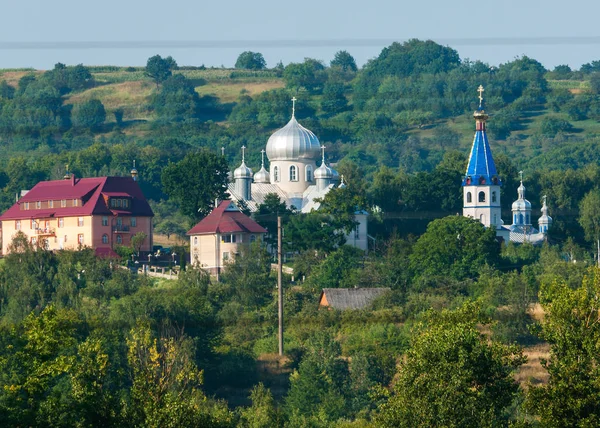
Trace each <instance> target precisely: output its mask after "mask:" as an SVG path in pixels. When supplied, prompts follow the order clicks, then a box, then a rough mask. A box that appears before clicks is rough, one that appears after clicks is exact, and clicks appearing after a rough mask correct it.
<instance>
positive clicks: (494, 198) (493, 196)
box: [492, 192, 496, 202]
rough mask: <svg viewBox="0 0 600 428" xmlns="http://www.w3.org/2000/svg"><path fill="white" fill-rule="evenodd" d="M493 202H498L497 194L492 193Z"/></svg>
mask: <svg viewBox="0 0 600 428" xmlns="http://www.w3.org/2000/svg"><path fill="white" fill-rule="evenodd" d="M492 202H496V192H492Z"/></svg>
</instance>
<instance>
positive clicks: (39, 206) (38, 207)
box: [35, 201, 42, 210]
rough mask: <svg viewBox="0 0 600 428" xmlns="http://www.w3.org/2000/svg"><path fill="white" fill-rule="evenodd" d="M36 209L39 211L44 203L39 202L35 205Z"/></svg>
mask: <svg viewBox="0 0 600 428" xmlns="http://www.w3.org/2000/svg"><path fill="white" fill-rule="evenodd" d="M35 207H36V208H37V209H38V210H39V209H40V208H42V201H37V202H36V203H35Z"/></svg>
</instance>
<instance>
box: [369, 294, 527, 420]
mask: <svg viewBox="0 0 600 428" xmlns="http://www.w3.org/2000/svg"><path fill="white" fill-rule="evenodd" d="M477 311H478V309H477V308H476V307H475V306H474V305H472V304H467V305H465V306H464V307H462V308H460V309H459V310H457V311H455V312H451V311H448V310H444V311H443V312H441V313H438V314H436V313H434V312H430V314H429V316H430V321H429V323H428V324H420V325H419V326H418V327H417V331H416V332H415V334H414V336H413V339H412V340H411V348H410V350H409V351H408V353H407V354H406V355H405V357H404V359H403V360H402V362H401V363H400V367H399V369H398V374H397V376H396V378H395V382H394V383H395V385H394V389H393V392H392V396H391V397H390V399H389V401H388V402H387V403H385V404H383V405H382V406H381V408H380V414H379V416H378V417H377V419H376V425H377V426H382V427H417V426H423V427H424V426H457V427H463V426H464V427H467V426H473V427H474V426H479V427H496V426H506V425H507V420H506V414H505V410H506V409H507V408H508V406H510V404H511V403H512V401H513V400H514V398H515V396H516V394H517V392H518V391H519V386H518V384H517V383H516V381H515V380H514V379H513V372H514V371H515V369H517V368H518V367H519V366H520V365H521V364H523V363H524V362H525V361H526V357H523V355H522V350H521V349H520V348H519V347H517V346H514V345H513V346H507V345H503V344H500V343H497V342H495V341H493V340H490V338H489V337H487V336H485V335H483V334H481V333H480V332H479V331H478V329H477V322H478V321H479V319H478V318H480V317H479V316H477Z"/></svg>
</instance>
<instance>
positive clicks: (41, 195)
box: [0, 177, 154, 221]
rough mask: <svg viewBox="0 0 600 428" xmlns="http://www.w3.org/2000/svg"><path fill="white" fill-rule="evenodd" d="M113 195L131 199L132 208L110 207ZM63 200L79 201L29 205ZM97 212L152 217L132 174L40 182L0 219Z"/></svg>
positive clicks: (77, 214)
mask: <svg viewBox="0 0 600 428" xmlns="http://www.w3.org/2000/svg"><path fill="white" fill-rule="evenodd" d="M115 195H119V196H122V197H128V198H130V201H131V209H130V210H123V209H119V211H117V210H113V209H110V207H109V206H108V197H109V196H115ZM63 199H79V200H81V206H77V207H64V208H62V207H54V208H43V209H36V208H35V205H31V204H32V203H33V204H35V202H38V201H42V202H43V201H50V200H52V201H56V200H63ZM24 202H29V203H30V206H29V207H30V209H28V210H22V209H21V204H23V203H24ZM98 214H100V215H102V214H104V215H117V214H118V215H131V216H141V217H152V216H154V213H153V212H152V208H150V205H149V204H148V201H146V198H145V197H144V194H143V193H142V190H141V189H140V186H139V185H138V183H137V182H135V181H134V180H133V179H132V178H131V177H92V178H80V179H77V178H75V177H73V178H71V179H69V180H53V181H41V182H39V183H38V184H36V185H35V186H34V187H33V189H31V190H30V191H29V192H27V194H26V195H25V196H23V197H22V198H21V199H19V201H18V202H17V203H15V204H14V205H13V206H12V207H10V208H9V209H8V210H7V211H6V212H5V213H4V214H3V215H2V216H0V221H3V220H19V219H30V218H49V217H73V216H87V215H98Z"/></svg>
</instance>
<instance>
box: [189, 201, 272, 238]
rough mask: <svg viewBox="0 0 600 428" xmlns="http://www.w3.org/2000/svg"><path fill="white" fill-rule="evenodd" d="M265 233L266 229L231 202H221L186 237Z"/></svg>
mask: <svg viewBox="0 0 600 428" xmlns="http://www.w3.org/2000/svg"><path fill="white" fill-rule="evenodd" d="M236 232H246V233H267V231H266V229H265V228H263V227H262V226H261V225H260V224H258V223H257V222H255V221H254V220H252V219H251V218H250V217H248V216H247V215H246V214H244V213H242V212H241V211H240V210H239V209H238V208H237V207H236V206H235V204H234V203H233V202H232V201H228V200H226V201H222V202H221V203H220V204H219V206H218V207H217V208H215V209H214V210H212V211H211V213H210V214H209V215H207V216H206V217H204V219H202V220H201V221H200V222H199V223H198V224H197V225H195V226H194V227H193V228H191V229H190V230H189V231H188V233H187V234H188V235H208V234H213V233H236Z"/></svg>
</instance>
